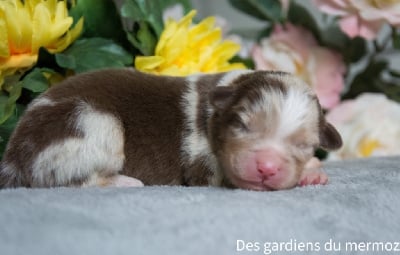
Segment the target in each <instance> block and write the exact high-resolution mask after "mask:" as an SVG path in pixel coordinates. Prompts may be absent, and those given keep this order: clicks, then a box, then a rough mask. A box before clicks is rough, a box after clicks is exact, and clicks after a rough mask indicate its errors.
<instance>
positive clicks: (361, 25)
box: [314, 0, 400, 39]
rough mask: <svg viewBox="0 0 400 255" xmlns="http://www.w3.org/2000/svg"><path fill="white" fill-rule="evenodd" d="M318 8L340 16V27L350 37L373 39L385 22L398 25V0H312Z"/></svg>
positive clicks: (399, 12)
mask: <svg viewBox="0 0 400 255" xmlns="http://www.w3.org/2000/svg"><path fill="white" fill-rule="evenodd" d="M314 3H315V4H316V5H317V6H318V8H319V9H320V10H321V11H323V12H325V13H328V14H332V15H337V16H340V17H341V19H340V21H339V25H340V28H341V29H342V31H343V32H345V33H346V34H347V35H348V36H350V37H355V36H361V37H364V38H366V39H374V38H375V37H376V36H377V33H378V32H379V30H380V28H381V27H382V25H383V24H384V23H385V22H388V23H389V24H391V25H394V26H399V25H400V1H397V0H382V1H377V0H356V1H352V0H314Z"/></svg>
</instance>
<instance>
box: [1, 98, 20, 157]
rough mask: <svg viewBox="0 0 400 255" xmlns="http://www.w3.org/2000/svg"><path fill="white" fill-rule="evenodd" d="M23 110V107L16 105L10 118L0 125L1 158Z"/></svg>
mask: <svg viewBox="0 0 400 255" xmlns="http://www.w3.org/2000/svg"><path fill="white" fill-rule="evenodd" d="M24 110H25V106H23V105H20V104H17V105H16V107H15V108H14V110H13V111H12V114H11V115H10V117H9V118H8V119H7V121H5V122H4V123H3V124H1V125H0V157H1V158H2V157H3V154H4V151H5V149H6V146H7V142H8V140H9V139H10V136H11V134H12V132H13V131H14V129H15V127H16V126H17V123H18V120H19V118H20V117H21V115H22V114H23V112H24Z"/></svg>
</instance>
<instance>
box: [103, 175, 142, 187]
mask: <svg viewBox="0 0 400 255" xmlns="http://www.w3.org/2000/svg"><path fill="white" fill-rule="evenodd" d="M105 186H108V187H143V186H144V184H143V182H141V181H140V180H138V179H135V178H132V177H129V176H126V175H115V176H113V177H109V178H108V180H107V183H106V185H105Z"/></svg>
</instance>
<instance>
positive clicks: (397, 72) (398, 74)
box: [389, 70, 400, 78]
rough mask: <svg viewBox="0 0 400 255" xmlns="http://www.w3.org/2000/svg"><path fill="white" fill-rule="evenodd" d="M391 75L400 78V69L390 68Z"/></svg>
mask: <svg viewBox="0 0 400 255" xmlns="http://www.w3.org/2000/svg"><path fill="white" fill-rule="evenodd" d="M389 73H390V75H392V76H393V77H396V78H400V70H389Z"/></svg>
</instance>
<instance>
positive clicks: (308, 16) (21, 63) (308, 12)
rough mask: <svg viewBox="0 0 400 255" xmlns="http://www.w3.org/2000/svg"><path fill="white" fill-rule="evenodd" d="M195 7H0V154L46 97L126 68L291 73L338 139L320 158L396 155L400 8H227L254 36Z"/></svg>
mask: <svg viewBox="0 0 400 255" xmlns="http://www.w3.org/2000/svg"><path fill="white" fill-rule="evenodd" d="M200 2H201V1H196V0H194V2H193V3H192V2H191V1H190V0H151V1H150V0H148V1H145V0H117V1H115V2H114V1H111V0H101V1H100V0H75V1H73V0H70V1H67V0H64V1H57V0H24V1H22V0H2V1H0V88H1V92H0V154H2V152H3V151H4V149H5V146H6V143H7V141H8V139H9V136H10V134H11V132H12V130H13V129H14V128H15V126H16V124H17V121H18V119H19V118H20V116H21V115H22V114H23V112H24V110H25V108H26V106H27V105H28V104H29V103H30V102H31V101H32V100H33V99H34V98H35V97H37V96H38V95H40V94H41V93H43V92H44V91H46V90H47V89H48V88H49V87H51V86H57V83H58V82H60V81H62V80H63V79H65V78H66V77H68V76H71V75H74V74H77V73H82V72H87V71H90V70H95V69H101V68H109V67H114V68H115V67H116V68H118V67H121V68H122V67H133V68H136V69H138V70H141V71H143V72H148V73H154V74H158V75H176V76H184V75H190V74H194V73H215V72H224V71H230V70H235V69H245V68H250V69H256V70H283V71H287V72H290V73H293V74H295V75H297V76H299V77H301V78H302V79H304V80H305V81H306V82H307V83H308V84H309V85H310V86H311V87H312V88H313V89H314V90H315V92H316V93H317V95H318V98H319V100H320V102H321V105H322V106H323V108H324V111H325V113H326V117H327V118H328V120H329V121H331V122H332V123H333V124H334V125H335V126H336V127H337V128H338V129H339V131H340V132H341V134H342V136H343V140H344V146H343V148H342V149H341V150H339V151H337V152H334V153H330V154H329V155H326V153H325V152H322V151H318V152H317V153H318V155H319V156H320V157H326V156H327V157H328V158H330V159H348V158H358V157H370V156H387V155H400V105H399V102H400V1H394V0H382V1H373V0H358V1H351V0H309V1H295V0H263V1H258V0H226V1H225V2H226V3H225V4H229V5H230V6H232V7H233V8H235V9H236V10H237V11H239V12H241V13H243V14H245V15H247V16H248V18H249V19H254V20H257V21H258V24H260V25H258V26H257V27H255V28H252V29H235V27H232V26H231V24H232V23H235V22H234V20H232V19H235V17H232V16H230V17H223V16H221V15H220V14H219V13H213V14H212V16H210V17H201V16H200V15H197V12H196V10H195V8H194V6H197V7H198V5H199V4H200ZM206 2H207V1H205V2H203V3H201V4H202V5H203V6H204V5H205V4H207V3H206ZM221 2H222V1H221ZM396 63H397V64H396Z"/></svg>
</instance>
